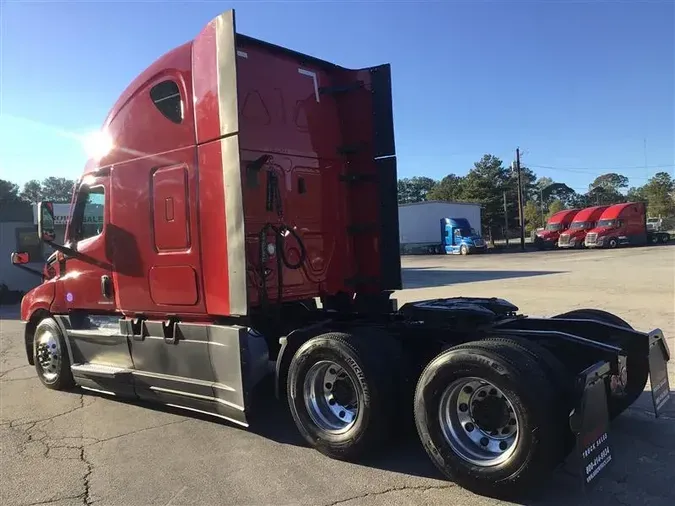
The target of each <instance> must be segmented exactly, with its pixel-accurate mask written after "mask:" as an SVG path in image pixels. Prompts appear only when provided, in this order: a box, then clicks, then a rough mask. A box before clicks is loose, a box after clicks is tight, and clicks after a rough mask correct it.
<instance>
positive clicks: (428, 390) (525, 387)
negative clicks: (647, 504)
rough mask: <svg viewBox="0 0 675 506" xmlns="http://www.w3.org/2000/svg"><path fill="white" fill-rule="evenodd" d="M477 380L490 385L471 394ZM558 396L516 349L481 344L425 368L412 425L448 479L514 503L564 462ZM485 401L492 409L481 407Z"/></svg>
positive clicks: (450, 352)
mask: <svg viewBox="0 0 675 506" xmlns="http://www.w3.org/2000/svg"><path fill="white" fill-rule="evenodd" d="M475 380H477V381H478V383H476V381H475ZM481 381H485V382H487V385H485V386H479V387H478V388H476V387H475V385H481V383H480V382H481ZM462 385H464V386H462ZM458 388H459V390H458ZM448 392H450V393H448ZM474 394H475V395H477V398H476V399H475V400H474V397H473V396H474ZM481 396H482V399H483V400H481ZM463 397H467V398H468V400H463ZM555 397H556V389H555V388H554V387H553V386H552V385H551V383H550V381H549V380H548V378H547V377H546V375H545V374H544V372H543V371H542V370H541V368H540V367H539V366H538V365H537V363H536V362H535V361H534V360H532V359H531V358H530V356H529V355H528V354H527V353H525V352H524V351H523V350H522V349H521V348H518V347H517V346H514V345H513V344H510V343H506V342H499V341H492V342H483V341H478V342H474V343H468V344H464V345H460V346H456V347H453V348H450V349H448V350H446V351H444V352H443V353H441V354H440V355H438V356H437V357H436V358H434V359H433V360H432V361H431V362H430V363H429V365H428V366H427V368H426V369H425V370H424V372H423V373H422V375H421V377H420V379H419V381H418V383H417V389H416V392H415V403H414V411H415V422H416V425H417V431H418V434H419V436H420V439H421V440H422V444H423V445H424V448H425V450H426V452H427V454H428V455H429V457H430V458H431V460H432V462H433V463H434V465H435V466H436V467H437V468H438V469H439V470H440V471H441V473H443V474H444V475H445V476H446V477H448V478H449V479H451V480H453V481H455V482H456V483H457V484H459V485H460V486H462V487H465V488H467V489H468V490H471V491H473V492H476V493H479V494H486V495H491V496H495V497H501V498H506V497H513V496H517V495H521V494H522V493H524V492H527V491H529V490H530V489H531V488H533V487H535V486H537V485H539V484H541V482H542V480H543V479H545V478H546V476H547V475H548V474H550V472H552V470H553V469H554V468H555V467H556V466H557V465H558V463H559V462H560V461H561V460H562V458H563V456H564V437H565V434H564V432H563V430H562V427H564V425H565V422H566V419H565V418H564V417H563V418H561V417H560V415H559V410H558V409H556V400H555ZM448 399H450V400H451V401H452V402H450V401H448ZM492 399H494V400H492ZM486 400H487V402H489V403H490V404H489V405H488V406H486V407H485V408H482V406H484V404H485V402H486ZM453 402H454V404H453ZM463 413H469V415H468V416H469V418H466V416H467V415H465V414H463ZM464 418H466V420H464ZM514 420H515V423H514ZM503 422H506V425H503V426H501V425H500V424H502V423H503ZM509 427H511V428H513V427H515V429H513V430H515V432H513V433H511V432H509V431H510V430H511V429H509ZM504 431H507V432H504Z"/></svg>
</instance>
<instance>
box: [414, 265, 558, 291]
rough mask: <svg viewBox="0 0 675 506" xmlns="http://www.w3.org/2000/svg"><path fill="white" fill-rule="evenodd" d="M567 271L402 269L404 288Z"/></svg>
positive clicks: (525, 276) (544, 274)
mask: <svg viewBox="0 0 675 506" xmlns="http://www.w3.org/2000/svg"><path fill="white" fill-rule="evenodd" d="M566 272H567V271H483V270H481V271H469V270H462V269H457V270H451V269H434V268H426V267H404V268H403V269H401V274H402V278H403V288H404V289H409V288H429V287H434V286H448V285H457V284H460V283H474V282H476V281H493V280H497V279H514V278H529V277H533V276H546V275H550V274H565V273H566Z"/></svg>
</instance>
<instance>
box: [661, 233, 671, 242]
mask: <svg viewBox="0 0 675 506" xmlns="http://www.w3.org/2000/svg"><path fill="white" fill-rule="evenodd" d="M668 241H670V235H668V234H661V242H662V243H663V244H667V243H668Z"/></svg>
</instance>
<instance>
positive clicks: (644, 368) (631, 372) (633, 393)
mask: <svg viewBox="0 0 675 506" xmlns="http://www.w3.org/2000/svg"><path fill="white" fill-rule="evenodd" d="M553 318H573V319H574V318H576V319H579V320H598V321H601V322H605V323H609V324H612V325H616V326H617V327H623V328H626V329H630V330H633V327H632V326H631V325H630V324H629V323H628V322H626V321H625V320H623V319H621V318H619V317H618V316H616V315H614V314H612V313H608V312H607V311H602V310H601V309H575V310H574V311H569V312H567V313H563V314H559V315H556V316H554V317H553ZM626 372H627V381H626V385H625V388H624V392H623V394H620V395H617V394H614V393H612V391H611V389H609V388H608V392H607V406H608V409H609V417H610V419H614V418H616V417H617V416H619V415H620V414H621V413H623V412H624V411H625V410H626V409H627V408H628V407H629V406H630V405H631V404H633V403H634V402H635V401H636V400H637V398H638V397H640V395H641V394H642V392H644V389H645V385H646V384H647V378H648V377H649V357H640V356H634V355H628V356H627V358H626Z"/></svg>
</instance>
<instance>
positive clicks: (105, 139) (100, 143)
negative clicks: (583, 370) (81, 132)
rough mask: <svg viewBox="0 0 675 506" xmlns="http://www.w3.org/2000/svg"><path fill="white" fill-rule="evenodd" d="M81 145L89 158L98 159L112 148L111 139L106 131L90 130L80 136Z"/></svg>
mask: <svg viewBox="0 0 675 506" xmlns="http://www.w3.org/2000/svg"><path fill="white" fill-rule="evenodd" d="M82 146H83V147H84V150H85V151H86V152H87V155H89V156H90V157H91V158H94V159H96V160H100V159H101V158H103V157H104V156H105V155H107V154H108V153H110V151H111V150H112V149H113V147H114V145H113V141H112V138H111V137H110V135H108V133H107V132H101V131H98V132H91V133H89V134H87V135H85V136H83V137H82Z"/></svg>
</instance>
